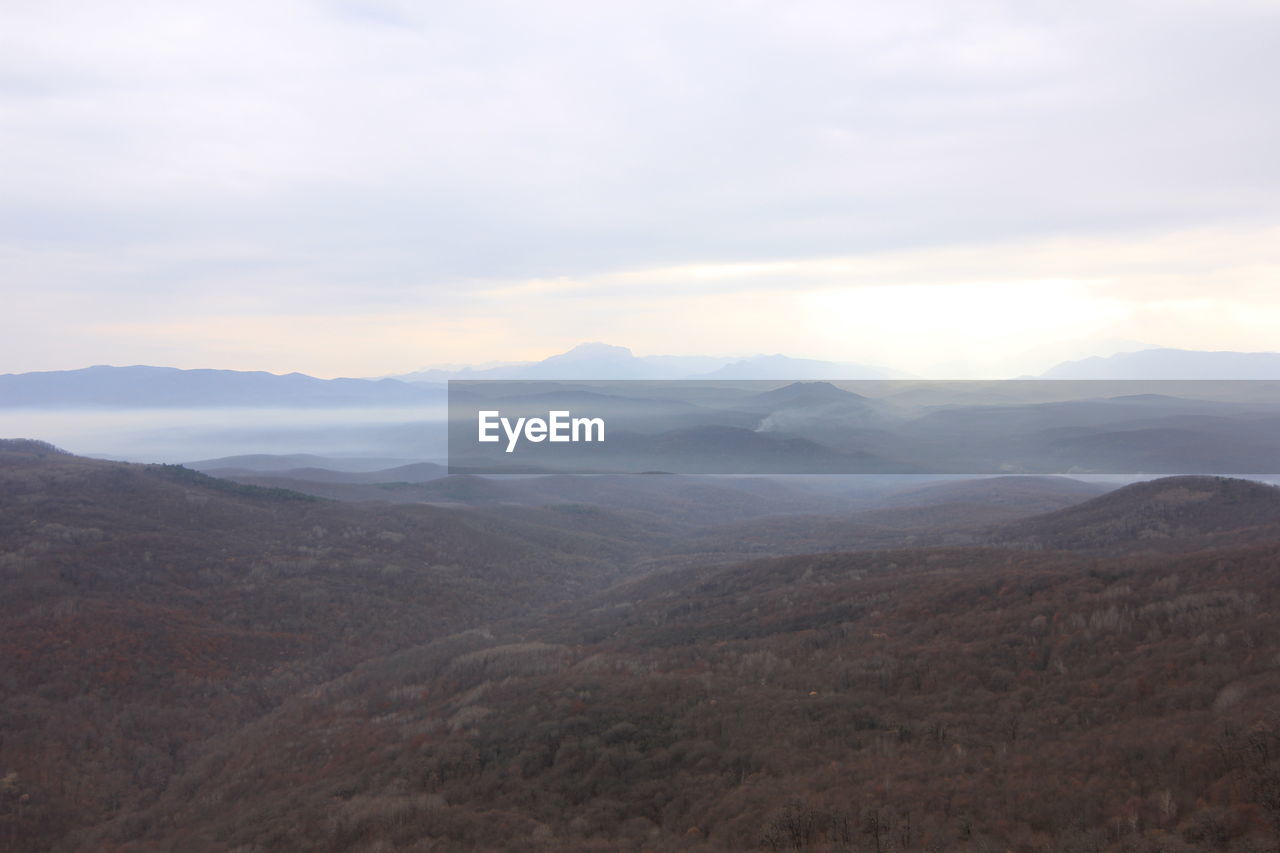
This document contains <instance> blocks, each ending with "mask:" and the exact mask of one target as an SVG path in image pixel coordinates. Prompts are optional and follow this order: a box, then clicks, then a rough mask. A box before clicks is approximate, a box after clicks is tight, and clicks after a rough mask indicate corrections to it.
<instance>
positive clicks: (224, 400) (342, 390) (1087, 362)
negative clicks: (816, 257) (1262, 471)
mask: <svg viewBox="0 0 1280 853" xmlns="http://www.w3.org/2000/svg"><path fill="white" fill-rule="evenodd" d="M905 378H910V377H909V375H908V374H905V373H903V372H901V371H897V370H893V369H890V368H885V367H879V366H874V365H866V364H856V363H853V362H836V361H821V360H815V359H807V358H792V357H790V356H785V355H755V356H751V357H748V358H738V359H733V358H715V357H710V356H665V355H652V356H636V355H634V354H633V353H632V352H631V350H629V349H627V348H626V347H620V346H613V345H610V344H603V343H584V344H580V345H578V346H576V347H574V348H573V349H571V350H569V351H568V352H564V353H560V354H558V355H553V356H551V357H549V358H545V359H543V360H542V361H536V362H528V363H523V364H509V365H502V366H497V367H483V368H480V367H477V368H471V367H461V368H456V367H451V368H449V369H429V370H420V371H416V372H413V373H406V374H402V375H399V376H393V377H385V378H380V379H346V378H344V379H319V378H316V377H314V376H307V375H305V374H302V373H289V374H283V375H280V374H274V373H267V372H264V371H238V370H179V369H177V368H172V367H152V366H144V365H137V366H132V367H112V366H107V365H97V366H94V367H86V368H82V369H79V370H53V371H41V372H33V373H11V374H3V375H0V408H58V407H75V406H102V407H126V408H146V407H155V408H163V407H170V408H197V407H219V406H240V407H309V406H310V407H345V406H391V405H418V404H431V403H440V402H443V400H444V396H443V388H442V387H441V385H442V384H443V383H444V382H446V381H447V380H450V379H489V380H492V379H509V380H527V379H563V380H607V379H651V380H660V379H709V380H718V379H726V380H728V379H735V380H736V379H759V380H824V379H826V380H833V379H847V380H866V379H905ZM1022 378H1039V379H1224V380H1225V379H1275V380H1280V353H1270V352H1259V353H1242V352H1200V351H1195V350H1179V349H1149V350H1142V351H1139V352H1129V353H1120V354H1118V355H1113V356H1109V357H1106V358H1087V359H1083V360H1081V361H1068V362H1063V363H1062V364H1059V365H1057V366H1055V367H1052V368H1050V369H1049V370H1047V371H1045V372H1044V373H1042V374H1040V375H1039V376H1038V377H1022Z"/></svg>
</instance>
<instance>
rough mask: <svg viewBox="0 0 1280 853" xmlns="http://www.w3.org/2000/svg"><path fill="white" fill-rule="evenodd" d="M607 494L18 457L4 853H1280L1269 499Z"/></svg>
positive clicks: (1220, 489) (12, 501)
mask: <svg viewBox="0 0 1280 853" xmlns="http://www.w3.org/2000/svg"><path fill="white" fill-rule="evenodd" d="M1001 479H1006V478H1001ZM695 487H696V489H697V490H701V491H697V492H695V494H697V495H699V496H700V498H701V499H702V500H705V501H714V500H715V498H716V496H717V495H720V496H721V497H723V499H724V503H723V504H721V506H725V505H730V504H732V503H733V501H737V502H738V503H739V504H740V505H741V506H742V507H744V509H742V511H740V512H739V513H737V516H736V518H735V516H734V513H726V512H724V511H720V512H714V513H709V514H707V515H706V516H698V515H696V514H695V513H693V512H692V511H686V509H685V506H686V503H697V501H698V498H690V497H689V494H690V492H689V491H688V490H689V489H691V488H695ZM469 488H470V487H469ZM504 488H507V487H504ZM521 488H524V489H526V491H527V490H528V489H529V488H533V487H532V486H522V487H521ZM554 488H555V489H558V490H561V491H563V490H565V489H567V488H569V487H568V486H566V485H565V484H564V483H559V484H556V485H555V486H554ZM595 488H597V489H598V490H600V491H599V495H600V497H599V499H598V500H597V501H595V502H583V501H577V502H575V501H564V502H556V501H545V500H539V501H537V502H530V501H523V502H518V503H517V502H511V503H506V502H501V501H499V502H493V501H488V500H486V502H485V504H484V505H483V506H451V507H441V506H433V505H426V504H416V503H395V504H392V503H387V502H349V501H333V500H326V499H321V498H317V497H314V496H311V495H304V494H301V493H299V492H296V491H289V490H285V489H281V488H264V487H260V486H252V485H244V484H240V483H234V482H231V481H228V480H222V479H215V478H211V477H207V476H204V475H201V474H197V473H195V472H192V471H189V470H187V469H185V468H178V467H173V466H139V465H125V464H121V463H110V462H101V461H96V460H88V459H82V458H78V457H73V456H69V455H66V454H61V453H58V452H57V451H55V450H54V449H52V448H49V447H47V446H42V445H39V444H37V443H31V442H7V443H4V444H3V446H0V577H2V582H3V584H4V587H3V588H4V590H5V595H4V597H3V600H2V601H0V626H2V627H3V631H2V632H0V685H2V687H0V847H3V848H4V849H12V850H113V851H167V850H192V851H198V850H228V851H230V850H236V851H246V853H247V851H273V850H332V851H339V850H363V851H381V850H509V851H560V850H568V851H574V850H582V851H586V850H593V851H595V850H598V851H612V850H627V851H637V853H638V852H639V851H646V850H649V851H674V850H689V851H697V850H706V851H711V850H768V851H781V850H792V851H803V850H808V851H855V850H856V851H874V852H875V853H890V851H912V850H920V851H941V850H966V851H1003V850H1016V851H1026V853H1039V851H1045V853H1048V851H1151V853H1156V851H1171V853H1172V851H1192V850H1197V851H1199V850H1204V851H1209V850H1213V851H1257V853H1262V851H1275V850H1277V849H1280V492H1278V491H1277V490H1276V489H1274V488H1272V487H1269V486H1265V485H1262V484H1258V483H1254V482H1250V481H1244V480H1232V479H1221V478H1209V477H1178V478H1167V479H1163V480H1155V481H1151V482H1147V483H1139V484H1135V485H1132V486H1126V487H1124V488H1119V489H1116V490H1114V491H1110V492H1108V493H1106V494H1102V495H1100V496H1099V495H1098V493H1097V492H1098V490H1097V489H1093V488H1089V487H1084V486H1080V487H1078V488H1077V487H1074V486H1069V485H1065V484H1064V483H1063V482H1062V481H1056V482H1054V481H1049V480H1038V479H1037V478H1025V479H1018V480H1010V482H1009V483H1008V484H1005V485H1002V484H1001V483H999V482H996V481H993V480H987V481H978V483H977V484H974V485H957V484H950V485H947V486H945V487H941V488H940V489H923V490H915V491H914V492H912V491H904V492H899V493H895V494H893V495H891V496H889V497H888V498H886V499H884V500H881V501H880V503H879V505H878V506H877V507H874V508H873V507H869V506H861V507H848V508H845V509H843V510H842V511H840V512H832V513H828V514H821V513H815V512H814V511H813V510H814V507H813V505H812V502H811V501H809V500H807V499H806V500H800V499H799V498H794V499H792V498H785V496H783V495H779V498H778V502H779V504H783V503H786V502H787V501H790V504H789V506H788V510H789V511H787V512H780V513H779V514H777V515H772V516H768V515H765V516H761V515H759V514H758V511H759V510H758V507H759V501H758V500H755V499H754V498H752V499H748V498H746V497H743V493H742V492H741V491H738V492H726V491H725V490H726V489H727V488H728V487H726V486H725V485H724V484H717V483H714V482H711V481H708V482H705V483H701V482H698V483H690V482H689V481H688V480H686V479H683V478H682V479H678V480H677V479H672V480H670V484H669V485H667V484H663V483H660V482H659V481H658V479H657V478H653V479H649V480H646V481H645V483H644V485H643V486H639V485H638V486H637V487H636V492H637V494H638V495H639V494H643V496H644V500H643V506H636V505H628V504H627V503H626V502H625V501H622V500H621V499H615V498H610V497H608V496H607V495H605V494H604V490H606V489H617V488H621V486H618V485H615V484H608V485H606V484H603V483H600V484H597V485H596V487H595ZM751 488H753V489H758V488H759V487H758V486H752V487H751ZM662 489H670V490H671V510H670V511H669V512H667V513H665V514H664V513H663V512H662V506H661V500H660V495H661V490H662ZM913 493H914V494H915V496H914V497H912V494H913ZM734 494H736V495H737V497H736V498H734V497H732V495H734ZM655 495H657V496H658V497H655ZM637 500H638V498H637ZM746 507H750V509H747V508H746Z"/></svg>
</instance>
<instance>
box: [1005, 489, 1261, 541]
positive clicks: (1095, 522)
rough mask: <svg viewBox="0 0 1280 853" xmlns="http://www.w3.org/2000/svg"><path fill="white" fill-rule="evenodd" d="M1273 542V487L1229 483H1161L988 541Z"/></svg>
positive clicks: (1026, 524) (1044, 518)
mask: <svg viewBox="0 0 1280 853" xmlns="http://www.w3.org/2000/svg"><path fill="white" fill-rule="evenodd" d="M1275 539H1280V489H1277V488H1276V487H1274V486H1268V485H1265V484H1262V483H1257V482H1254V481H1252V480H1241V479H1235V478H1228V477H1164V478H1161V479H1158V480H1150V481H1147V482H1143V483H1134V484H1133V485H1129V486H1125V487H1123V488H1120V489H1116V490H1115V491H1113V492H1110V493H1108V494H1105V495H1102V496H1100V497H1097V498H1094V499H1092V500H1089V501H1086V502H1084V503H1080V504H1077V505H1075V506H1072V507H1068V508H1066V509H1063V510H1060V511H1058V512H1054V513H1049V514H1046V515H1043V516H1039V517H1036V518H1032V519H1027V520H1025V521H1022V522H1018V523H1014V524H1010V525H1007V526H1006V527H1004V528H1003V529H1001V530H1000V531H998V532H997V533H996V534H995V535H994V536H993V537H992V541H994V542H998V543H1002V544H1009V545H1014V546H1017V547H1020V548H1053V549H1060V550H1087V551H1107V550H1111V551H1114V550H1126V551H1127V550H1143V549H1153V550H1190V549H1193V548H1207V547H1210V546H1230V545H1240V544H1243V543H1248V542H1262V541H1272V540H1275Z"/></svg>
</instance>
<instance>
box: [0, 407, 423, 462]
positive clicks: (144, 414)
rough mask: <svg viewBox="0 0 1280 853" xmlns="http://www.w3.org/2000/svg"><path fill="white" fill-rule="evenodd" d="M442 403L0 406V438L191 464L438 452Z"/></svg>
mask: <svg viewBox="0 0 1280 853" xmlns="http://www.w3.org/2000/svg"><path fill="white" fill-rule="evenodd" d="M444 423H445V407H444V406H443V405H442V406H439V407H434V406H412V407H385V408H361V409H352V408H350V407H347V408H324V409H300V408H217V409H101V408H92V409H90V408H85V409H18V410H0V437H4V438H34V439H39V440H41V441H48V442H52V443H53V444H55V445H57V446H58V447H61V448H62V449H64V450H67V451H70V452H72V453H76V454H79V455H82V456H98V457H104V458H108V459H118V460H123V461H128V462H166V463H176V462H190V461H195V460H200V459H210V458H216V457H221V456H235V455H240V454H250V453H280V454H293V453H312V454H318V455H327V456H350V457H380V458H381V457H394V458H405V459H421V460H434V459H441V458H443V457H444V455H445V452H446V446H445V428H444Z"/></svg>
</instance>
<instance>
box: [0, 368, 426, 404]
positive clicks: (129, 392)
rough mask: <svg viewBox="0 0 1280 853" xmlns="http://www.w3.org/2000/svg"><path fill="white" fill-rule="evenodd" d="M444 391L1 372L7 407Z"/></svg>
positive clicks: (388, 383) (209, 375) (386, 396)
mask: <svg viewBox="0 0 1280 853" xmlns="http://www.w3.org/2000/svg"><path fill="white" fill-rule="evenodd" d="M442 401H443V394H442V392H441V391H440V390H439V389H430V388H423V387H421V386H419V385H411V384H408V383H406V382H399V381H397V380H395V379H317V378H316V377H314V376H307V375H305V374H302V373H288V374H284V375H279V374H275V373H266V372H263V371H251V372H250V371H240V370H179V369H177V368H173V367H147V366H142V365H138V366H134V367H110V366H107V365H98V366H95V367H86V368H83V369H80V370H51V371H44V372H38V373H7V374H3V375H0V407H4V408H57V407H67V406H110V407H129V408H147V407H173V408H203V407H214V406H254V407H277V406H284V407H291V406H299V407H301V406H317V407H333V406H374V405H414V404H424V403H439V402H442Z"/></svg>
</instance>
